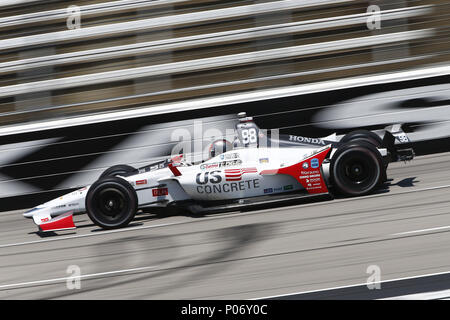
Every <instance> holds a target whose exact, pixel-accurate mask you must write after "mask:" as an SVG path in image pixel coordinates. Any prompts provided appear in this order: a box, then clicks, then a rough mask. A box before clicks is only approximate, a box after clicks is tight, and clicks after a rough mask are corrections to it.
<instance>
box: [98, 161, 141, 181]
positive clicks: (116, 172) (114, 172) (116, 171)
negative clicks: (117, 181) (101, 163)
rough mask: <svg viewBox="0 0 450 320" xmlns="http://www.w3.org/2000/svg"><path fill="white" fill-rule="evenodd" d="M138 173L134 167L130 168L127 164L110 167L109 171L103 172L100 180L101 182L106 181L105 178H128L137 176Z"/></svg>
mask: <svg viewBox="0 0 450 320" xmlns="http://www.w3.org/2000/svg"><path fill="white" fill-rule="evenodd" d="M136 173H137V170H136V169H135V168H133V167H132V166H129V165H126V164H118V165H115V166H112V167H109V168H108V169H106V170H105V171H103V173H102V174H101V175H100V177H99V178H98V179H99V180H100V179H104V178H108V177H116V176H123V177H127V176H129V175H132V174H136Z"/></svg>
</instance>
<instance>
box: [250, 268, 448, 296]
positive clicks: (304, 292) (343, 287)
mask: <svg viewBox="0 0 450 320" xmlns="http://www.w3.org/2000/svg"><path fill="white" fill-rule="evenodd" d="M444 274H450V271H443V272H436V273H429V274H423V275H418V276H411V277H403V278H397V279H391V280H384V281H380V282H379V283H380V284H381V285H382V284H383V283H388V282H395V281H402V280H411V279H418V278H425V277H432V276H440V275H444ZM366 285H367V283H358V284H351V285H346V286H339V287H332V288H324V289H317V290H309V291H299V292H293V293H285V294H279V295H274V296H267V297H261V298H253V299H250V300H263V299H272V298H281V297H289V296H293V295H300V294H307V293H316V292H323V291H331V290H338V289H346V288H353V287H360V286H366ZM368 290H369V289H368Z"/></svg>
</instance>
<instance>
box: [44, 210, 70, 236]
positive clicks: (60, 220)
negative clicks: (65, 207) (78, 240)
mask: <svg viewBox="0 0 450 320" xmlns="http://www.w3.org/2000/svg"><path fill="white" fill-rule="evenodd" d="M67 229H75V224H74V223H73V216H72V211H71V212H68V213H64V214H62V215H60V216H58V217H56V218H54V219H51V220H50V221H48V222H44V223H42V224H40V225H39V230H41V231H45V232H48V231H57V230H67Z"/></svg>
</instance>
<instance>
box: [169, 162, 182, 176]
mask: <svg viewBox="0 0 450 320" xmlns="http://www.w3.org/2000/svg"><path fill="white" fill-rule="evenodd" d="M169 169H170V171H172V173H173V175H174V176H175V177H179V176H181V172H180V170H178V168H177V167H174V166H173V164H172V163H169Z"/></svg>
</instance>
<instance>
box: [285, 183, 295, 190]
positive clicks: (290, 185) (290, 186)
mask: <svg viewBox="0 0 450 320" xmlns="http://www.w3.org/2000/svg"><path fill="white" fill-rule="evenodd" d="M292 189H294V186H293V185H292V184H288V185H287V186H284V187H283V190H284V191H287V190H292Z"/></svg>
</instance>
